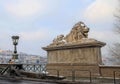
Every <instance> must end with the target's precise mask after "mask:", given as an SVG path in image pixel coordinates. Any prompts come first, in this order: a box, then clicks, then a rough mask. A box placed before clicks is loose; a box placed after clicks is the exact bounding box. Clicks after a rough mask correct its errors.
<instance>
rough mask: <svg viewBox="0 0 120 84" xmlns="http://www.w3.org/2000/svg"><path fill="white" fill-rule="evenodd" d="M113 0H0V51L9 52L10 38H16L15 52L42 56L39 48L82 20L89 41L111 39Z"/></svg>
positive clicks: (66, 32)
mask: <svg viewBox="0 0 120 84" xmlns="http://www.w3.org/2000/svg"><path fill="white" fill-rule="evenodd" d="M117 3H118V2H117V0H0V28H1V31H0V48H1V49H3V50H13V45H12V40H11V36H12V35H19V36H20V40H19V45H18V52H25V53H29V54H36V55H43V56H44V55H46V52H45V51H44V50H42V49H41V47H45V46H47V45H49V44H50V43H51V42H52V40H53V39H54V38H55V37H56V36H57V35H60V34H64V35H66V34H68V33H69V32H70V30H71V28H72V27H73V25H74V24H75V23H77V22H79V21H83V22H84V23H85V24H86V25H87V26H88V27H89V28H90V32H89V38H95V39H97V40H100V41H103V42H107V43H108V44H109V43H111V42H113V41H115V40H116V38H113V32H112V30H113V27H114V26H113V24H114V21H115V18H114V17H113V15H114V14H115V11H116V8H117Z"/></svg>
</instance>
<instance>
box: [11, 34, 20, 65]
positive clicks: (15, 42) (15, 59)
mask: <svg viewBox="0 0 120 84" xmlns="http://www.w3.org/2000/svg"><path fill="white" fill-rule="evenodd" d="M18 40H19V36H12V41H13V45H14V53H13V57H12V59H13V60H14V62H15V63H16V62H18V54H17V47H16V46H17V44H18Z"/></svg>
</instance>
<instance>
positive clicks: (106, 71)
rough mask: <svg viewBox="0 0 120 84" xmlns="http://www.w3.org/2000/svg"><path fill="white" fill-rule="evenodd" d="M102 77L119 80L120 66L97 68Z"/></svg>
mask: <svg viewBox="0 0 120 84" xmlns="http://www.w3.org/2000/svg"><path fill="white" fill-rule="evenodd" d="M99 67H100V74H101V76H102V77H112V78H113V77H114V75H115V76H116V77H119V78H120V66H115V65H114V66H103V65H102V66H99Z"/></svg>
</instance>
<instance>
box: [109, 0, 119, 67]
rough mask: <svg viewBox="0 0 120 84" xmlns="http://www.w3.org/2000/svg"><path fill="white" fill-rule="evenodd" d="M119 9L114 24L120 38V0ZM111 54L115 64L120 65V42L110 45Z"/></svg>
mask: <svg viewBox="0 0 120 84" xmlns="http://www.w3.org/2000/svg"><path fill="white" fill-rule="evenodd" d="M118 2H119V5H118V9H117V13H116V14H115V19H116V20H115V26H114V32H115V33H116V34H117V36H118V38H120V0H119V1H118ZM110 54H111V56H112V57H113V59H114V62H113V63H114V64H117V65H120V42H119V41H118V42H116V43H114V44H113V45H112V46H111V47H110Z"/></svg>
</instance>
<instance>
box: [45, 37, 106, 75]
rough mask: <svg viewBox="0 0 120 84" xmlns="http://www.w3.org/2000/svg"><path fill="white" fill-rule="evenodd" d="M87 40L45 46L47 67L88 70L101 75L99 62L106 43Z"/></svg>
mask: <svg viewBox="0 0 120 84" xmlns="http://www.w3.org/2000/svg"><path fill="white" fill-rule="evenodd" d="M86 40H88V42H84V43H75V44H74V43H72V44H65V45H61V46H52V47H44V48H43V49H44V50H46V51H47V54H48V65H47V69H56V70H66V71H67V70H88V71H91V72H92V75H99V64H102V59H101V47H102V46H104V45H105V43H103V42H99V41H96V40H94V41H91V42H90V40H89V39H86ZM82 73H83V72H82ZM64 75H65V74H64Z"/></svg>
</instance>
